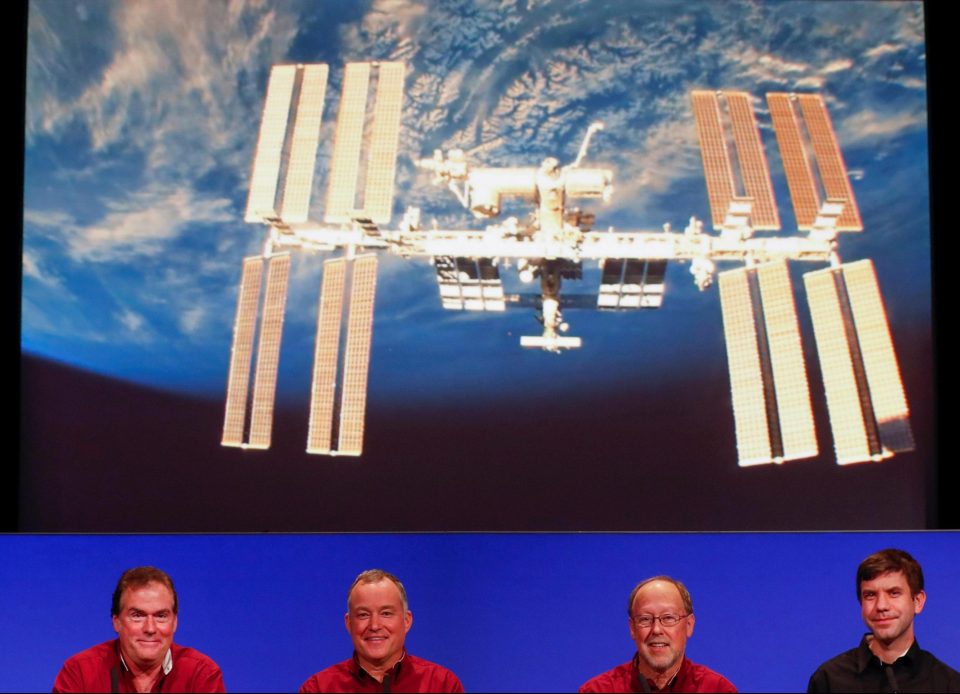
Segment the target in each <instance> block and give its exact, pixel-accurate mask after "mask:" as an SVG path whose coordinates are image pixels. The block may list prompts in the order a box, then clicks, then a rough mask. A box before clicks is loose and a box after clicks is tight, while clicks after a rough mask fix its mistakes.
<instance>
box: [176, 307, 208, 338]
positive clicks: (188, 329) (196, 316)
mask: <svg viewBox="0 0 960 694" xmlns="http://www.w3.org/2000/svg"><path fill="white" fill-rule="evenodd" d="M206 315H207V312H206V309H204V307H203V306H191V307H190V308H188V309H186V310H185V311H182V312H181V313H180V315H179V317H178V323H179V325H180V330H181V331H182V332H184V333H187V334H188V335H190V334H194V333H196V332H198V331H199V329H200V328H201V327H203V322H204V319H205V318H206Z"/></svg>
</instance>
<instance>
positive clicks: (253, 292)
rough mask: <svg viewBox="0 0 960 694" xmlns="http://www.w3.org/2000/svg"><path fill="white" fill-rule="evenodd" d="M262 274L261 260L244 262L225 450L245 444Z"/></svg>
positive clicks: (238, 298)
mask: <svg viewBox="0 0 960 694" xmlns="http://www.w3.org/2000/svg"><path fill="white" fill-rule="evenodd" d="M262 273H263V261H262V260H261V258H260V256H256V257H253V258H245V259H244V261H243V275H242V279H241V280H240V291H239V296H238V297H237V315H236V319H235V320H234V323H233V345H232V346H231V348H230V373H229V375H228V376H227V405H226V412H225V414H224V420H223V439H222V440H221V444H222V445H224V446H240V445H242V444H243V435H244V429H245V426H246V419H247V395H248V392H249V388H250V364H251V361H252V359H253V335H254V331H255V329H256V325H257V306H258V303H259V300H260V278H261V275H262Z"/></svg>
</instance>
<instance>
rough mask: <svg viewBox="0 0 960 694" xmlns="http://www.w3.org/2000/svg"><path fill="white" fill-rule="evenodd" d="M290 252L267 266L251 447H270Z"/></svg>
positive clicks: (258, 346) (276, 257)
mask: <svg viewBox="0 0 960 694" xmlns="http://www.w3.org/2000/svg"><path fill="white" fill-rule="evenodd" d="M289 275H290V254H289V253H284V254H282V255H275V256H273V257H272V258H270V261H269V263H268V265H267V291H266V295H265V297H264V300H263V320H262V321H261V323H260V341H259V343H258V344H257V370H256V374H255V376H254V380H253V407H252V411H251V418H250V441H249V444H248V445H249V447H250V448H269V447H270V433H271V430H272V429H273V403H274V395H275V393H276V388H277V365H278V363H279V360H280V338H281V336H282V333H283V310H284V307H285V306H286V303H287V280H288V277H289Z"/></svg>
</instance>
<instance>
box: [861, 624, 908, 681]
mask: <svg viewBox="0 0 960 694" xmlns="http://www.w3.org/2000/svg"><path fill="white" fill-rule="evenodd" d="M871 638H872V634H869V633H867V634H864V635H863V638H862V639H860V647H859V649H858V650H859V652H858V653H857V672H863V671H864V670H866V669H867V667H868V666H869V665H870V663H871V662H876V663H878V664H880V665H881V667H882V665H883V663H882V661H881V660H880V658H878V657H877V656H875V655H874V654H873V651H871V650H870V639H871ZM919 652H920V646H919V645H918V644H917V639H916V638H914V639H913V643H912V644H910V648H908V649H907V650H906V651H904V652H903V653H902V654H901V655H900V657H898V658H897V659H896V660H895V661H893V663H891V664H893V665H895V664H896V663H899V662H900V661H901V660H902V661H903V664H904V665H909V664H910V663H913V662H916V660H917V654H918V653H919Z"/></svg>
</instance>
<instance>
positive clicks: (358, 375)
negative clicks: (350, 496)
mask: <svg viewBox="0 0 960 694" xmlns="http://www.w3.org/2000/svg"><path fill="white" fill-rule="evenodd" d="M376 286H377V257H376V256H375V255H365V256H360V257H358V258H357V259H356V261H355V262H354V264H353V274H352V277H351V280H350V314H349V316H348V318H347V340H346V350H345V354H344V360H343V394H342V398H341V404H340V437H339V443H338V445H337V448H338V451H337V452H338V453H340V454H341V455H360V453H361V451H362V450H363V428H364V418H365V415H366V406H367V373H368V371H369V368H370V342H371V340H372V337H373V302H374V296H375V293H376Z"/></svg>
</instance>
